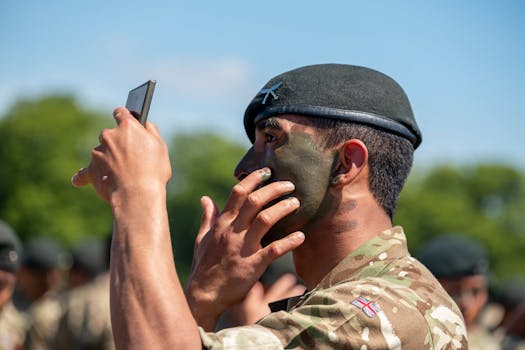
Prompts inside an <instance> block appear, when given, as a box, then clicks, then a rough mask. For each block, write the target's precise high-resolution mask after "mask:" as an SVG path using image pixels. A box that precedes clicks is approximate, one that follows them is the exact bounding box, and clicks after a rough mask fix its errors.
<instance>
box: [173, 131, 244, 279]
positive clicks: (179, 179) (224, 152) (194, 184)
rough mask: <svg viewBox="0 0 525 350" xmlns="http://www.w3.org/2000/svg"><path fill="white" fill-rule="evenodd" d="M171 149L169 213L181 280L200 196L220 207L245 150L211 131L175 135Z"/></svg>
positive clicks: (187, 265)
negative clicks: (171, 177)
mask: <svg viewBox="0 0 525 350" xmlns="http://www.w3.org/2000/svg"><path fill="white" fill-rule="evenodd" d="M170 148H171V151H170V154H171V157H172V159H171V164H172V168H173V179H172V180H171V182H170V185H169V188H168V193H169V194H168V196H169V199H168V213H169V217H170V230H171V235H172V237H173V239H172V241H173V246H174V250H175V259H176V262H177V269H178V271H179V273H180V275H181V278H183V279H184V278H186V276H187V274H188V272H189V268H190V266H191V260H192V256H193V245H194V240H195V236H196V234H197V230H198V228H199V224H200V217H201V214H202V210H201V206H200V198H201V197H202V196H203V195H208V196H210V197H211V198H213V199H214V200H215V201H216V203H217V205H218V206H219V209H221V208H222V207H223V205H224V203H225V202H226V199H227V198H228V196H229V194H230V191H231V188H232V187H233V185H234V184H235V183H236V180H235V178H234V177H233V169H234V168H235V166H236V165H237V163H238V162H239V160H240V158H241V157H242V155H243V154H244V152H245V150H246V149H245V147H243V146H241V145H238V144H236V143H234V142H232V141H230V140H228V139H225V138H222V137H220V136H217V135H214V134H211V133H198V134H178V135H175V136H174V138H173V142H172V146H171V147H170Z"/></svg>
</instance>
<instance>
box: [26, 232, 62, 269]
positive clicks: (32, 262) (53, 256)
mask: <svg viewBox="0 0 525 350" xmlns="http://www.w3.org/2000/svg"><path fill="white" fill-rule="evenodd" d="M70 264H71V257H70V255H69V254H68V253H67V251H65V250H64V249H63V248H62V247H61V246H60V244H59V243H58V242H57V241H56V240H55V239H54V238H52V237H48V236H43V237H38V238H35V239H33V240H31V241H29V242H28V243H27V244H26V245H25V246H24V256H23V259H22V265H23V266H25V267H28V268H31V269H38V270H51V269H56V268H58V269H65V268H68V267H69V265H70Z"/></svg>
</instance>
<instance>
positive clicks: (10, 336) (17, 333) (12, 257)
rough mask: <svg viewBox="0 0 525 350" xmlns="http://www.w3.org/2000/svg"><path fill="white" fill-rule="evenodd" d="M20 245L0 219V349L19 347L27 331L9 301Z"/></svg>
mask: <svg viewBox="0 0 525 350" xmlns="http://www.w3.org/2000/svg"><path fill="white" fill-rule="evenodd" d="M21 247H22V246H21V244H20V241H19V240H18V237H17V236H16V234H15V232H14V231H13V229H12V228H11V227H10V226H8V225H7V224H6V223H5V222H3V221H1V220H0V350H15V349H20V348H21V347H22V345H23V343H24V337H25V333H26V331H27V320H26V319H25V318H24V316H23V315H22V314H21V313H20V312H19V311H18V310H17V309H16V308H15V307H14V305H13V303H12V301H11V297H12V295H13V291H14V289H15V284H16V272H17V271H18V268H19V267H20V260H21V253H22V249H21Z"/></svg>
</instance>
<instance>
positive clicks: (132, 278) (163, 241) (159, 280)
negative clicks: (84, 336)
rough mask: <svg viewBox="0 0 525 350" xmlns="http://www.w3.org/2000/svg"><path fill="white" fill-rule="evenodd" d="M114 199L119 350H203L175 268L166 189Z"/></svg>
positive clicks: (115, 321)
mask: <svg viewBox="0 0 525 350" xmlns="http://www.w3.org/2000/svg"><path fill="white" fill-rule="evenodd" d="M149 193H150V194H149V195H146V196H145V195H144V194H143V193H142V194H140V196H139V195H136V194H126V195H119V194H116V195H114V196H113V197H112V199H111V204H112V208H113V215H114V219H115V223H114V236H113V243H112V248H111V319H112V325H113V332H114V338H115V344H116V347H117V349H171V348H173V349H176V348H184V349H192V348H198V349H200V348H201V342H200V337H199V334H198V329H197V324H196V322H195V320H194V319H193V317H192V315H191V312H190V310H189V307H188V305H187V303H186V300H185V297H184V293H183V290H182V287H181V285H180V282H179V280H178V277H177V273H176V270H175V265H174V262H173V256H172V250H171V242H170V235H169V226H168V217H167V212H166V204H165V203H166V202H165V189H164V188H162V189H160V190H157V191H150V192H149Z"/></svg>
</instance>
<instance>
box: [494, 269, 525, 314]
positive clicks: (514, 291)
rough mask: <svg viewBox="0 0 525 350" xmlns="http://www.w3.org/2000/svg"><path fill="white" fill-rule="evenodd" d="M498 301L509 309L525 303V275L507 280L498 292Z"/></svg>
mask: <svg viewBox="0 0 525 350" xmlns="http://www.w3.org/2000/svg"><path fill="white" fill-rule="evenodd" d="M496 301H497V302H499V303H501V304H503V305H504V306H505V307H507V308H509V309H514V308H516V307H518V306H519V305H521V304H523V303H525V277H522V276H519V277H512V278H508V279H507V280H505V282H503V284H502V285H501V287H500V288H499V289H498V291H497V292H496Z"/></svg>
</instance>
